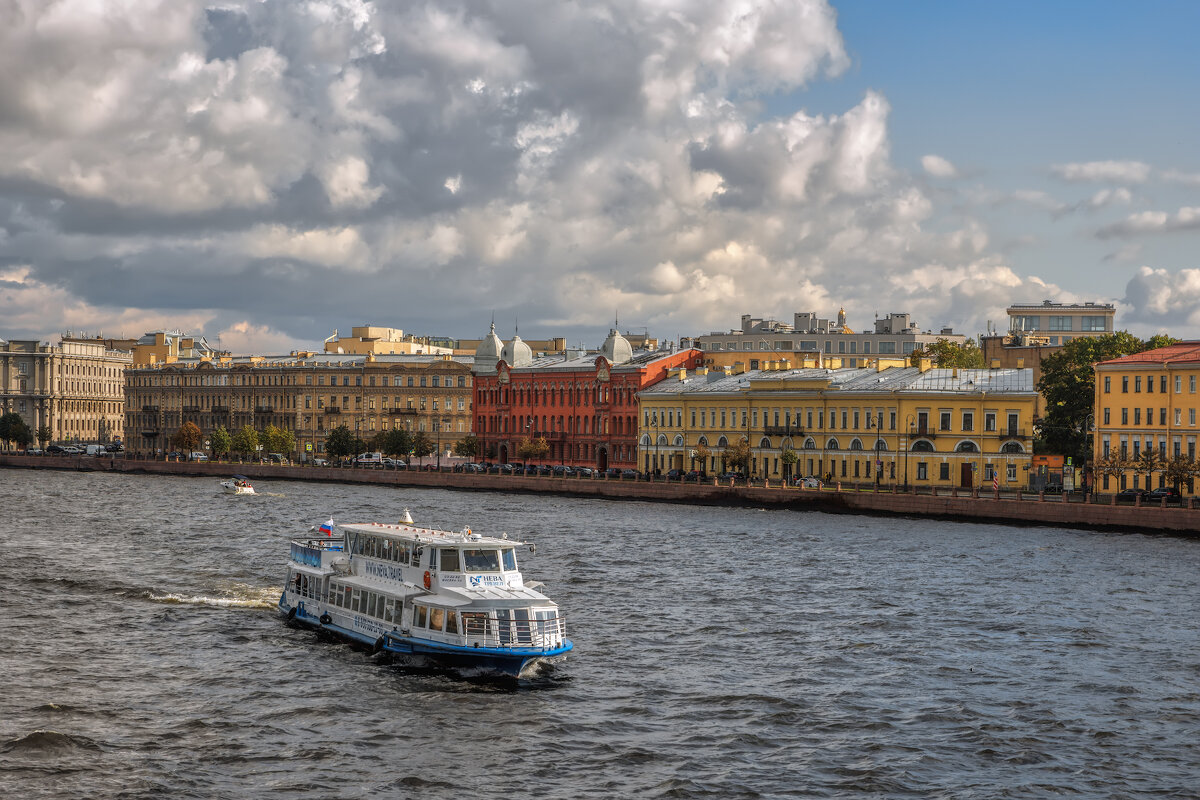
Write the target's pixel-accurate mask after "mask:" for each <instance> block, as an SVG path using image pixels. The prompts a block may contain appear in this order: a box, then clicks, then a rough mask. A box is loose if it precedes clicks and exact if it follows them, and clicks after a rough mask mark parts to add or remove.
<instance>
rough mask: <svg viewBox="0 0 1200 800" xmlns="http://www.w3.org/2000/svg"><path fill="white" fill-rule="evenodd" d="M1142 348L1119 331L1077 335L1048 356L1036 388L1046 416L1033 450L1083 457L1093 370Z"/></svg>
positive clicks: (1138, 341) (1093, 390) (1091, 402)
mask: <svg viewBox="0 0 1200 800" xmlns="http://www.w3.org/2000/svg"><path fill="white" fill-rule="evenodd" d="M1145 349H1146V344H1145V343H1144V342H1143V341H1142V340H1141V339H1139V338H1137V337H1136V336H1134V335H1133V334H1131V333H1129V332H1128V331H1118V332H1117V333H1114V334H1111V335H1109V336H1080V337H1078V338H1075V339H1072V340H1071V341H1070V342H1068V343H1067V344H1065V345H1064V346H1063V348H1062V349H1061V350H1059V351H1058V352H1057V353H1054V354H1053V355H1050V356H1047V357H1046V359H1045V360H1043V361H1042V377H1041V380H1039V381H1038V385H1037V389H1038V391H1039V392H1041V393H1042V397H1043V398H1045V400H1046V414H1045V416H1044V417H1043V418H1042V420H1041V422H1040V424H1039V425H1038V431H1037V439H1036V441H1035V442H1034V451H1035V452H1038V453H1059V454H1062V455H1067V456H1074V457H1076V458H1086V457H1087V455H1088V445H1089V444H1090V442H1091V439H1090V436H1089V434H1088V431H1087V430H1086V429H1085V428H1086V427H1087V418H1088V416H1089V415H1091V414H1092V411H1093V407H1094V403H1095V396H1096V373H1095V371H1094V370H1093V369H1092V367H1093V366H1094V365H1095V364H1096V363H1097V362H1100V361H1108V360H1109V359H1113V358H1120V357H1121V356H1127V355H1132V354H1133V353H1140V352H1142V351H1143V350H1145Z"/></svg>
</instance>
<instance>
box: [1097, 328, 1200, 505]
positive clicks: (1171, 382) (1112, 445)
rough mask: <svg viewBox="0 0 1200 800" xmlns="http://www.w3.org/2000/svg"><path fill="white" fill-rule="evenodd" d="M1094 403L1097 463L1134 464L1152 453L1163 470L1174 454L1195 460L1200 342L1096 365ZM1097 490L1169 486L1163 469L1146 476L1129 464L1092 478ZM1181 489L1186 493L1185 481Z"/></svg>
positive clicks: (1199, 405) (1199, 428)
mask: <svg viewBox="0 0 1200 800" xmlns="http://www.w3.org/2000/svg"><path fill="white" fill-rule="evenodd" d="M1095 371H1096V404H1095V432H1094V434H1093V437H1094V438H1093V442H1092V446H1093V449H1092V452H1093V453H1095V455H1096V461H1097V466H1098V467H1099V466H1100V465H1101V463H1102V462H1101V461H1100V460H1101V459H1106V458H1109V457H1111V456H1120V457H1123V458H1124V459H1125V460H1126V461H1127V462H1132V461H1135V460H1137V459H1140V458H1141V457H1142V454H1143V453H1145V452H1146V451H1147V450H1152V451H1156V452H1157V454H1158V456H1159V461H1160V464H1161V466H1165V462H1166V461H1167V460H1169V459H1171V458H1172V457H1174V456H1178V455H1186V456H1187V458H1188V459H1189V460H1190V461H1195V460H1196V437H1197V435H1200V426H1198V425H1197V416H1198V415H1200V393H1197V386H1196V384H1197V383H1200V342H1195V341H1193V342H1179V343H1177V344H1173V345H1170V346H1169V347H1159V348H1157V349H1154V350H1147V351H1146V352H1144V353H1135V354H1134V355H1131V356H1124V357H1123V358H1117V359H1113V360H1111V361H1102V362H1100V363H1099V364H1097V365H1096V366H1095ZM1096 480H1097V481H1098V485H1099V488H1100V489H1101V490H1106V489H1108V490H1112V491H1119V490H1121V489H1130V488H1132V489H1150V488H1154V487H1158V486H1164V485H1166V484H1167V483H1168V481H1167V479H1166V475H1165V472H1164V470H1163V469H1161V468H1160V469H1156V470H1153V471H1151V472H1150V477H1149V480H1147V472H1146V470H1145V469H1137V468H1134V467H1133V466H1132V464H1131V463H1130V464H1127V465H1126V468H1124V469H1121V470H1120V471H1118V472H1114V473H1111V474H1099V475H1097V476H1096ZM1183 491H1184V492H1185V493H1186V492H1188V491H1189V486H1188V484H1187V483H1184V485H1183Z"/></svg>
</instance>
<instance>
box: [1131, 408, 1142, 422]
mask: <svg viewBox="0 0 1200 800" xmlns="http://www.w3.org/2000/svg"><path fill="white" fill-rule="evenodd" d="M1133 424H1134V425H1141V424H1142V409H1140V408H1135V409H1134V410H1133Z"/></svg>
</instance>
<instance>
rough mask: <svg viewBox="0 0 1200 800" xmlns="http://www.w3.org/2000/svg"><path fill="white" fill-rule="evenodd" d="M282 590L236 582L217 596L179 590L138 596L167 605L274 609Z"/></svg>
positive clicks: (145, 592) (143, 593) (146, 593)
mask: <svg viewBox="0 0 1200 800" xmlns="http://www.w3.org/2000/svg"><path fill="white" fill-rule="evenodd" d="M280 591H281V590H280V588H279V587H277V586H269V587H261V586H249V585H247V584H234V585H232V586H230V587H229V589H228V592H229V594H228V595H222V596H217V597H212V596H209V595H202V594H192V595H189V594H182V593H178V592H168V593H166V594H162V593H159V592H154V591H144V592H141V593H140V594H139V595H138V596H139V597H141V598H142V599H144V600H149V601H150V602H152V603H163V604H165V605H182V606H210V607H212V608H263V609H273V608H276V607H277V605H278V603H279V593H280Z"/></svg>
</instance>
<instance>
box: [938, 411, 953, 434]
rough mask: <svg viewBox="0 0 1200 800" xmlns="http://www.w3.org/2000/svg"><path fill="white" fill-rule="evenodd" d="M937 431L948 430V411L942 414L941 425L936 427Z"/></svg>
mask: <svg viewBox="0 0 1200 800" xmlns="http://www.w3.org/2000/svg"><path fill="white" fill-rule="evenodd" d="M938 430H942V431H948V430H950V412H949V411H943V412H942V414H941V424H940V425H938Z"/></svg>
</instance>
